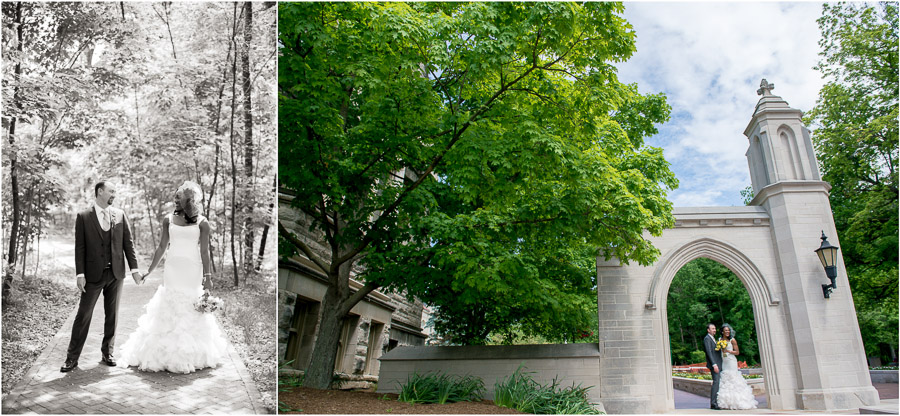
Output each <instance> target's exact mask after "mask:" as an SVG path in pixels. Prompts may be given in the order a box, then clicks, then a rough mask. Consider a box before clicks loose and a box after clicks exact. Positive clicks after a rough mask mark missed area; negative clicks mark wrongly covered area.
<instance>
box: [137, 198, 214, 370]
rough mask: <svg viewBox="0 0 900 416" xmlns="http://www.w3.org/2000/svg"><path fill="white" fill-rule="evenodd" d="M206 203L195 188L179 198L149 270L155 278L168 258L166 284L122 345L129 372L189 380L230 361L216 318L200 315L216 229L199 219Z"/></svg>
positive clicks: (148, 304) (207, 283)
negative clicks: (196, 304) (169, 374)
mask: <svg viewBox="0 0 900 416" xmlns="http://www.w3.org/2000/svg"><path fill="white" fill-rule="evenodd" d="M202 200H203V191H202V190H201V189H200V186H199V185H197V184H196V183H194V182H190V181H187V182H185V183H184V184H183V185H181V186H180V187H179V188H178V190H177V191H176V192H175V208H176V209H175V213H174V214H171V215H169V216H168V217H166V218H165V219H164V220H163V224H162V235H161V236H160V242H159V247H157V249H156V252H155V253H154V254H153V261H152V263H151V264H150V268H149V269H148V270H147V275H149V274H150V273H152V272H153V270H154V269H155V268H156V266H157V265H158V264H159V262H160V260H161V259H162V257H163V255H164V254H166V264H165V268H164V271H163V284H162V285H161V286H160V287H159V288H158V289H157V291H156V294H154V295H153V298H152V299H150V302H148V303H147V306H146V308H147V310H146V312H145V313H144V315H143V316H141V317H140V319H139V320H138V327H137V329H136V330H135V331H134V332H133V333H132V334H131V335H130V336H129V337H128V341H126V342H125V344H124V345H122V353H121V356H120V361H121V362H123V363H124V364H125V365H126V366H136V367H138V369H140V370H144V371H163V370H165V371H169V372H173V373H185V374H186V373H190V372H193V371H197V370H200V369H203V368H207V367H216V366H217V365H219V364H220V363H221V362H222V361H223V359H224V357H225V355H226V348H227V342H226V341H225V338H224V337H223V336H222V331H221V330H220V329H219V326H218V324H217V323H216V319H215V317H214V316H213V314H211V313H201V312H198V311H196V310H195V309H194V302H196V301H197V300H198V299H199V298H200V296H201V295H202V294H203V291H204V289H206V290H208V289H209V288H210V287H211V284H212V281H211V278H210V274H209V254H208V253H209V235H210V225H209V222H207V221H206V218H204V217H203V216H202V215H199V213H200V207H201V203H202ZM167 253H168V254H167ZM145 277H146V275H145Z"/></svg>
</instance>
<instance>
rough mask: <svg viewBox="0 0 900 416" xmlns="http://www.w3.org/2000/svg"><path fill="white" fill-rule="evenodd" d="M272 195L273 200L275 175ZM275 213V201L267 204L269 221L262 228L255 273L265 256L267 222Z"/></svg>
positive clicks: (267, 231)
mask: <svg viewBox="0 0 900 416" xmlns="http://www.w3.org/2000/svg"><path fill="white" fill-rule="evenodd" d="M272 193H273V194H275V198H277V197H278V196H277V193H278V176H277V175H276V176H275V177H274V178H272ZM274 211H275V201H274V200H273V201H272V202H270V203H269V216H268V218H269V220H267V221H266V226H265V227H263V231H262V238H261V239H260V240H259V258H258V259H257V262H256V271H259V269H260V268H262V263H263V257H265V256H266V239H267V238H268V237H269V221H271V220H272V214H273V213H274Z"/></svg>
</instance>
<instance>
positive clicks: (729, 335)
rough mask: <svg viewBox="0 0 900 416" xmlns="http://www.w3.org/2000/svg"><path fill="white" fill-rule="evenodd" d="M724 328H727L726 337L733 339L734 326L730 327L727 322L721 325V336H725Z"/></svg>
mask: <svg viewBox="0 0 900 416" xmlns="http://www.w3.org/2000/svg"><path fill="white" fill-rule="evenodd" d="M725 328H728V338H726V339H729V340H731V339H734V328H732V327H731V325H728V324H723V325H722V338H725Z"/></svg>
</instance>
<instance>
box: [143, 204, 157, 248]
mask: <svg viewBox="0 0 900 416" xmlns="http://www.w3.org/2000/svg"><path fill="white" fill-rule="evenodd" d="M144 200H145V201H147V220H148V221H150V236H151V238H152V240H151V241H153V247H154V249H155V248H156V229H155V228H153V208H152V207H151V206H150V198H148V197H147V195H146V194H144Z"/></svg>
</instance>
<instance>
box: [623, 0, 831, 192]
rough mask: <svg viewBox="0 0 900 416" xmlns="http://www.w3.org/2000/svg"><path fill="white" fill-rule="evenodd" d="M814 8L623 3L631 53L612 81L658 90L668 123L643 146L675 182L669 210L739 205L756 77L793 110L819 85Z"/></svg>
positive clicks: (746, 179) (804, 106) (806, 103)
mask: <svg viewBox="0 0 900 416" xmlns="http://www.w3.org/2000/svg"><path fill="white" fill-rule="evenodd" d="M821 9H822V6H821V3H682V2H667V3H627V4H626V11H625V18H626V19H627V20H628V21H629V22H630V23H631V24H632V25H633V26H634V29H635V32H636V34H637V52H636V53H635V55H634V56H633V57H632V59H630V60H629V61H628V62H625V63H623V64H620V65H619V66H618V67H619V79H620V80H621V81H623V82H627V83H630V82H637V83H638V85H639V87H640V91H641V92H642V93H656V92H664V93H665V94H666V95H667V97H668V102H669V104H670V105H671V106H672V116H673V117H672V121H670V122H669V123H666V124H665V125H663V126H662V127H661V129H660V134H659V135H657V136H656V137H654V138H652V139H650V140H648V143H649V144H651V145H654V146H660V147H663V148H664V149H665V155H666V159H667V160H669V162H670V163H672V168H673V170H674V172H675V173H676V175H677V176H678V178H679V180H680V182H681V186H680V188H679V189H678V190H676V191H675V192H673V193H672V194H671V195H670V198H671V199H672V201H673V202H674V203H675V205H676V206H700V205H725V206H728V205H741V204H742V199H741V196H740V191H741V189H743V188H744V187H745V186H747V185H749V184H750V175H749V172H748V168H747V160H746V157H745V156H744V155H745V153H746V150H747V139H746V137H744V135H743V131H744V128H745V127H746V126H747V123H748V122H749V120H750V116H751V114H752V112H753V109H754V107H755V105H756V102H757V101H758V99H759V97H758V96H757V95H756V89H757V88H758V87H759V82H760V79H762V78H766V79H767V80H768V81H769V82H771V83H774V84H775V87H776V88H775V91H774V94H776V95H780V96H782V97H783V98H784V99H785V100H787V101H788V103H789V104H790V105H791V106H792V107H794V108H799V109H801V110H804V111H806V110H809V108H811V107H812V106H813V105H814V104H815V100H816V97H817V95H818V91H819V89H820V88H821V87H822V85H823V84H824V82H823V81H822V80H821V77H820V75H819V73H818V72H817V71H815V70H813V69H812V68H813V66H814V65H815V64H816V62H817V61H818V55H817V54H818V51H819V47H818V40H819V30H818V26H817V24H816V19H817V18H818V17H819V16H820V15H821Z"/></svg>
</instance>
